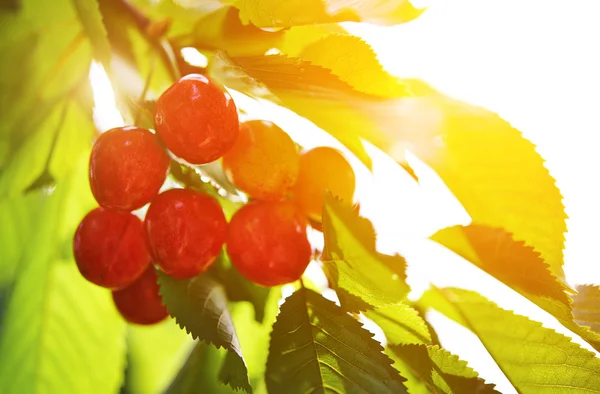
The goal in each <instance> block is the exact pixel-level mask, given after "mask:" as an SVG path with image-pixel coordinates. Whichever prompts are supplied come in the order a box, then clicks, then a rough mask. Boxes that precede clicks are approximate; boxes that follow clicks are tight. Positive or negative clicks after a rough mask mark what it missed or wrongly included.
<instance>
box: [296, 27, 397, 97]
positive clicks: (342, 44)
mask: <svg viewBox="0 0 600 394" xmlns="http://www.w3.org/2000/svg"><path fill="white" fill-rule="evenodd" d="M298 57H299V58H301V59H304V60H308V61H309V62H311V63H312V64H314V65H317V66H321V67H324V68H327V69H329V70H331V72H332V73H333V74H334V75H337V76H338V77H339V78H340V79H341V80H342V81H345V82H347V83H348V84H349V85H351V86H352V87H353V88H354V89H356V90H358V91H360V92H363V93H368V94H372V95H374V96H383V97H402V96H407V95H408V93H407V90H406V86H405V85H404V84H403V83H401V82H400V80H399V79H398V78H396V77H394V76H392V75H391V74H390V73H388V72H387V71H385V70H384V69H383V67H382V66H381V64H380V63H379V60H378V59H377V55H376V54H375V51H373V49H372V48H371V46H370V45H369V44H367V43H366V42H365V41H363V40H362V39H360V38H359V37H355V36H351V35H349V34H330V35H328V36H326V37H323V38H321V39H320V40H318V41H316V42H314V43H312V44H310V45H308V46H307V47H306V48H304V50H303V51H302V52H301V53H300V54H299V55H298Z"/></svg>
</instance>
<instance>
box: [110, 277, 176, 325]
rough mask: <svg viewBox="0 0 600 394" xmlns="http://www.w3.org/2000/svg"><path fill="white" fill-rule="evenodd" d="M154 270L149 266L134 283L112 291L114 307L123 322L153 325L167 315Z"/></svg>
mask: <svg viewBox="0 0 600 394" xmlns="http://www.w3.org/2000/svg"><path fill="white" fill-rule="evenodd" d="M157 280H158V277H157V275H156V270H155V269H154V267H153V266H150V267H148V268H147V269H146V271H144V273H143V274H142V276H140V277H139V278H138V279H137V280H136V281H135V282H133V283H132V284H131V285H129V286H127V287H126V288H124V289H122V290H117V291H113V293H112V297H113V301H114V302H115V306H116V307H117V310H118V311H119V313H121V316H123V318H124V319H125V320H127V321H128V322H130V323H134V324H144V325H149V324H155V323H158V322H160V321H161V320H163V319H165V318H166V317H167V316H168V315H169V313H168V312H167V308H166V307H165V306H164V305H163V303H162V297H161V296H160V293H159V286H158V282H157Z"/></svg>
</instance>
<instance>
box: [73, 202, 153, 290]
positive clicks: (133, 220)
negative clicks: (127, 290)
mask: <svg viewBox="0 0 600 394" xmlns="http://www.w3.org/2000/svg"><path fill="white" fill-rule="evenodd" d="M73 254H74V255H75V262H76V263H77V268H79V271H80V272H81V275H83V277H84V278H86V279H87V280H89V281H90V282H92V283H95V284H97V285H98V286H102V287H107V288H109V289H122V288H124V287H126V286H128V285H130V284H131V283H133V282H134V281H135V280H136V279H137V278H139V277H140V275H142V273H143V272H144V270H145V269H146V268H147V267H148V265H149V264H150V261H151V257H150V251H149V250H148V246H147V244H146V240H145V237H144V227H143V225H142V221H141V220H140V219H138V218H137V216H134V215H132V214H131V213H128V212H115V211H109V210H106V209H104V208H96V209H94V210H93V211H91V212H90V213H88V214H87V215H86V216H85V217H84V218H83V220H82V221H81V223H80V224H79V227H78V228H77V230H76V231H75V237H74V238H73Z"/></svg>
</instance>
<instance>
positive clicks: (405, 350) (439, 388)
mask: <svg viewBox="0 0 600 394" xmlns="http://www.w3.org/2000/svg"><path fill="white" fill-rule="evenodd" d="M390 350H391V352H392V353H393V354H394V355H395V359H394V360H395V361H397V363H398V366H397V368H398V369H399V370H400V372H401V373H402V374H404V375H405V376H407V378H408V381H407V382H406V386H407V387H408V389H409V391H410V392H411V393H412V392H413V388H414V389H415V391H417V392H427V393H433V394H463V393H479V394H499V393H498V391H496V390H495V389H494V387H495V385H493V384H487V383H485V381H484V380H483V379H481V378H480V377H479V374H478V373H477V372H475V371H474V370H473V369H472V368H471V367H469V366H468V365H467V363H466V362H465V361H463V360H461V359H459V358H458V357H457V356H455V355H454V354H452V353H450V352H448V351H447V350H445V349H443V348H440V347H439V346H431V345H425V344H409V345H392V346H390ZM423 386H424V387H426V388H427V391H424V390H423V388H422V387H423Z"/></svg>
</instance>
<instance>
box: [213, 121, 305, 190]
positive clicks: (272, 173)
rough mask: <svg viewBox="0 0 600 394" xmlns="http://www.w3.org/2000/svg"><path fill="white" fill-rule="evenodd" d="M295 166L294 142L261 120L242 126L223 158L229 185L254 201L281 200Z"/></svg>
mask: <svg viewBox="0 0 600 394" xmlns="http://www.w3.org/2000/svg"><path fill="white" fill-rule="evenodd" d="M299 165H300V157H299V154H298V150H297V148H296V145H295V144H294V141H293V140H292V139H291V138H290V137H289V136H288V135H287V134H286V133H285V132H284V131H283V130H282V129H280V128H279V127H278V126H277V125H275V124H274V123H272V122H268V121H263V120H251V121H248V122H244V123H242V124H241V126H240V135H239V137H238V139H237V141H236V143H235V145H234V146H233V148H231V150H230V151H229V152H228V153H227V154H226V155H225V156H223V167H224V169H225V171H226V172H227V174H228V175H229V177H230V178H231V181H232V182H233V183H234V184H235V185H236V186H237V187H238V188H239V189H240V190H242V191H244V192H246V193H248V194H249V195H250V196H252V197H253V198H255V199H258V200H267V201H274V200H280V199H282V198H283V197H285V195H286V194H288V193H289V192H290V191H291V189H292V186H294V183H295V182H296V178H297V177H298V169H299Z"/></svg>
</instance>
